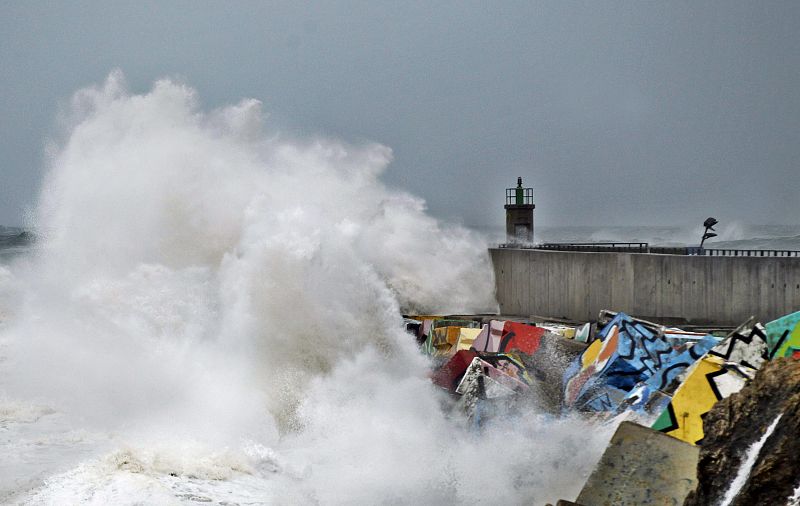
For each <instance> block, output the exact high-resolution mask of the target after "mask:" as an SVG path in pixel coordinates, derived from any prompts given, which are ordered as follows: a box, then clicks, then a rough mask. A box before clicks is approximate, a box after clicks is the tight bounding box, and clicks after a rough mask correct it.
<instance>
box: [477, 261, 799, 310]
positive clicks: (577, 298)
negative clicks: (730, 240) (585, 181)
mask: <svg viewBox="0 0 800 506" xmlns="http://www.w3.org/2000/svg"><path fill="white" fill-rule="evenodd" d="M489 252H490V254H491V257H492V263H493V264H494V271H495V278H496V285H497V300H498V302H499V303H500V311H501V313H502V314H509V315H531V314H537V315H547V316H560V317H565V318H570V319H573V320H593V319H596V318H597V314H598V312H599V311H600V310H601V309H612V310H614V311H623V312H626V313H628V314H632V315H636V316H639V317H642V318H647V317H652V318H683V319H686V320H688V321H689V322H690V323H715V324H720V325H738V324H739V323H741V322H743V321H744V320H746V319H747V318H749V317H750V316H751V315H753V316H756V317H757V318H758V319H759V320H761V321H769V320H773V319H775V318H778V317H779V316H781V315H784V314H787V313H791V312H794V311H796V310H797V309H800V259H797V258H766V257H764V258H762V257H707V256H686V255H656V254H643V253H583V252H567V251H544V250H534V249H513V248H490V250H489Z"/></svg>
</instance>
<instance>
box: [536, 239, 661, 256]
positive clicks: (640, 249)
mask: <svg viewBox="0 0 800 506" xmlns="http://www.w3.org/2000/svg"><path fill="white" fill-rule="evenodd" d="M533 247H534V248H536V249H547V250H555V251H587V252H602V251H605V252H625V253H648V252H649V246H648V244H647V243H646V242H569V243H556V242H548V243H544V244H539V245H535V246H533Z"/></svg>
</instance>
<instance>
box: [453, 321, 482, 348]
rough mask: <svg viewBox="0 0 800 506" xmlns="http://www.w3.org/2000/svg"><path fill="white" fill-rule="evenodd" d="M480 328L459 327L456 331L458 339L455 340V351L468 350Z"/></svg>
mask: <svg viewBox="0 0 800 506" xmlns="http://www.w3.org/2000/svg"><path fill="white" fill-rule="evenodd" d="M480 333H481V329H468V328H464V327H462V328H460V329H459V333H458V341H457V342H456V351H461V350H468V349H470V348H471V347H472V343H474V342H475V339H477V338H478V335H479V334H480Z"/></svg>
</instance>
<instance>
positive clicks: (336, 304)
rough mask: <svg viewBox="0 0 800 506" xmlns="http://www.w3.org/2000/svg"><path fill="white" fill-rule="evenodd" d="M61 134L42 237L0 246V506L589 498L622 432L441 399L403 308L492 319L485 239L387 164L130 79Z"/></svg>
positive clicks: (47, 185)
mask: <svg viewBox="0 0 800 506" xmlns="http://www.w3.org/2000/svg"><path fill="white" fill-rule="evenodd" d="M62 129H63V131H62V132H61V135H60V136H59V137H58V138H57V139H56V140H54V142H53V146H52V149H51V152H50V156H49V157H48V159H49V165H48V167H47V174H46V176H45V179H44V181H43V182H42V192H41V195H40V198H39V201H38V204H37V207H36V210H35V212H34V213H33V216H32V218H31V220H32V222H31V224H30V231H28V232H24V233H23V231H21V230H15V229H3V230H2V247H0V251H2V253H0V254H1V255H2V256H0V502H2V503H7V504H37V505H38V504H53V505H64V504H98V505H100V504H103V505H105V504H217V505H234V504H241V505H244V504H282V505H283V504H303V505H306V504H323V505H324V504H370V505H373V504H394V505H402V504H409V505H419V504H490V503H491V504H494V503H497V502H502V503H506V504H542V503H544V502H545V501H554V500H555V499H557V498H559V497H566V498H570V497H572V496H575V495H576V494H577V492H578V491H579V489H580V487H581V486H582V484H583V482H584V480H585V478H586V476H587V475H588V473H589V472H590V471H591V469H592V467H593V465H594V463H595V462H596V461H597V460H598V458H599V456H600V454H601V453H602V451H603V449H604V448H605V445H606V443H607V441H608V439H609V438H610V436H611V433H612V432H613V430H614V426H613V424H600V423H597V422H592V421H589V420H581V419H578V418H573V417H561V418H559V417H552V416H549V415H546V414H544V413H543V412H541V411H540V410H539V409H537V407H536V406H535V403H533V404H532V405H531V406H529V408H528V409H525V410H523V413H522V414H520V415H517V416H513V417H511V416H510V417H507V418H503V419H498V420H496V421H495V422H493V423H492V424H490V425H487V426H485V427H484V428H483V429H482V430H481V431H475V430H473V429H471V428H470V427H468V426H467V425H466V423H465V421H464V420H463V418H462V417H461V416H460V415H459V413H458V412H456V411H454V410H453V406H452V401H451V400H450V399H449V398H448V397H447V396H446V395H444V394H443V393H442V392H440V391H438V390H437V389H436V388H434V387H433V386H432V385H431V383H430V381H429V380H428V377H427V375H428V373H429V371H430V366H431V364H430V363H429V362H428V360H427V359H426V358H425V357H424V356H423V355H421V354H420V352H419V350H418V349H417V347H416V345H415V343H414V341H413V339H412V338H411V337H410V336H409V335H407V334H406V333H405V331H404V329H403V322H402V317H401V314H402V313H403V312H404V311H409V312H416V311H420V312H491V311H494V310H496V308H497V304H496V301H495V300H494V298H493V286H494V280H493V274H492V270H491V266H490V263H489V258H488V255H487V251H486V245H487V241H488V238H487V237H485V236H484V235H482V234H480V233H477V232H475V231H473V230H468V229H465V228H462V227H458V226H451V225H448V224H445V223H440V222H438V221H437V220H435V219H433V218H431V217H430V216H428V215H427V214H426V213H425V206H424V202H422V201H421V200H420V199H418V198H416V197H414V196H412V195H409V194H405V193H399V192H397V191H393V190H390V189H388V188H387V187H385V185H384V184H383V183H382V182H381V174H382V173H383V172H384V171H385V170H391V169H390V168H387V167H389V162H390V160H391V151H390V150H389V149H388V148H386V147H384V146H380V145H360V146H351V145H348V144H346V143H344V142H341V141H337V140H332V139H318V138H317V139H295V138H289V137H286V136H285V135H282V134H280V133H279V132H275V131H272V130H271V129H270V125H269V123H268V122H265V120H264V115H263V113H262V112H261V105H260V103H259V102H257V101H255V100H244V101H242V102H240V103H238V104H234V105H231V106H227V107H223V108H220V109H216V110H205V109H203V107H202V106H201V101H200V99H199V97H198V96H197V93H196V92H195V91H194V90H193V89H192V88H191V87H189V86H187V85H185V84H182V83H176V82H173V81H170V80H162V81H158V82H156V83H155V84H154V85H153V87H152V89H151V90H150V91H148V92H147V93H143V94H133V93H130V92H129V91H127V89H126V86H125V82H124V78H123V76H122V75H121V74H120V73H113V74H112V75H110V76H109V78H108V79H107V80H106V81H105V82H104V83H102V84H100V85H97V86H94V87H91V88H87V89H83V90H80V91H78V92H77V93H76V94H75V95H74V97H73V98H72V101H71V103H70V104H69V107H68V108H67V110H66V111H65V113H64V115H63V118H62ZM311 181H313V182H314V190H313V191H311V190H310V188H309V182H311ZM365 196H368V198H365Z"/></svg>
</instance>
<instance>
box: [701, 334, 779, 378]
mask: <svg viewBox="0 0 800 506" xmlns="http://www.w3.org/2000/svg"><path fill="white" fill-rule="evenodd" d="M708 354H709V355H713V356H716V357H719V358H721V359H722V360H724V361H725V362H733V363H735V364H741V365H744V366H747V367H751V368H753V369H758V368H759V367H761V364H763V363H764V361H765V360H767V359H768V358H769V351H768V346H767V335H766V333H765V331H764V326H763V325H761V324H760V323H756V324H755V325H753V326H752V327H748V328H745V329H741V330H737V331H736V332H734V333H733V334H731V335H730V336H728V337H727V338H726V339H725V340H724V341H722V342H721V343H719V344H718V345H717V346H715V347H714V348H712V349H711V351H709V352H708Z"/></svg>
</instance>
